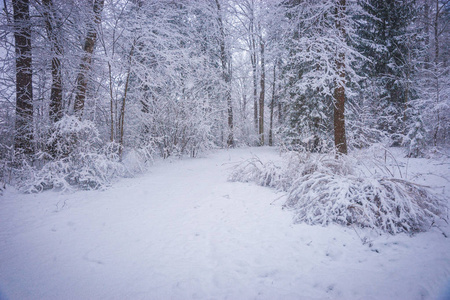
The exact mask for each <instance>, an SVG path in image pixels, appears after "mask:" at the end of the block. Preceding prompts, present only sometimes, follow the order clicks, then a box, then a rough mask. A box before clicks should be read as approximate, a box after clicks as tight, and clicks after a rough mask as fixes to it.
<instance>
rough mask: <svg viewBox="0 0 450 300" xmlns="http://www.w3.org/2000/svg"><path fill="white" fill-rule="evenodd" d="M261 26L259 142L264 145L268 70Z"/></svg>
mask: <svg viewBox="0 0 450 300" xmlns="http://www.w3.org/2000/svg"><path fill="white" fill-rule="evenodd" d="M258 28H259V34H260V37H259V46H260V50H261V78H260V88H261V90H260V91H259V131H258V133H259V144H260V145H261V146H264V97H265V94H266V91H265V84H266V71H265V65H264V40H263V38H262V33H261V28H260V26H258Z"/></svg>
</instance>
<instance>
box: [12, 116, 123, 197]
mask: <svg viewBox="0 0 450 300" xmlns="http://www.w3.org/2000/svg"><path fill="white" fill-rule="evenodd" d="M47 144H48V146H49V149H50V151H49V153H44V152H42V153H39V154H38V158H39V159H41V160H44V161H47V162H46V163H45V164H44V165H43V167H42V168H40V169H36V168H33V167H32V166H30V165H29V164H28V163H27V162H24V164H23V166H22V168H21V170H22V176H21V177H22V178H26V179H25V180H20V181H19V184H18V187H19V189H20V190H21V191H23V192H39V191H42V190H45V189H52V188H54V189H60V190H70V189H72V188H73V187H79V188H82V189H97V188H100V187H102V186H105V185H108V184H109V183H110V182H111V180H112V179H113V178H115V177H118V176H124V175H126V173H127V172H126V169H125V168H124V166H123V164H121V163H120V162H119V156H118V147H119V146H118V145H117V144H114V143H111V144H107V145H102V144H101V142H100V139H99V133H98V130H97V128H96V126H95V124H94V123H92V122H90V121H80V120H78V119H77V118H76V117H74V116H65V117H63V118H62V119H61V120H60V121H58V122H57V123H55V125H54V128H53V132H52V134H51V135H50V138H49V139H48V143H47Z"/></svg>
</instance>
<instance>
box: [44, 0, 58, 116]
mask: <svg viewBox="0 0 450 300" xmlns="http://www.w3.org/2000/svg"><path fill="white" fill-rule="evenodd" d="M42 4H43V5H44V18H45V27H46V30H47V36H48V39H49V41H50V44H51V49H52V52H53V53H52V55H53V57H52V87H51V92H50V119H51V120H52V122H53V123H55V122H57V121H59V120H61V118H62V116H63V103H62V101H63V99H62V72H61V61H60V57H62V55H63V48H62V45H61V42H60V40H59V37H58V34H57V32H56V28H55V27H56V26H57V24H56V22H57V21H56V17H55V15H54V6H53V1H52V0H43V1H42Z"/></svg>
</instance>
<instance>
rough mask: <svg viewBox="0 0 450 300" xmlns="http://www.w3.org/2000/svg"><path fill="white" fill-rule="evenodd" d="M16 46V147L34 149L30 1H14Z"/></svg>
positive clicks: (27, 152) (28, 152)
mask: <svg viewBox="0 0 450 300" xmlns="http://www.w3.org/2000/svg"><path fill="white" fill-rule="evenodd" d="M13 10H14V40H15V48H16V124H15V125H16V134H15V141H14V148H15V149H16V150H18V151H23V152H24V153H25V154H32V153H33V152H34V151H33V78H32V73H33V72H32V57H31V22H30V2H29V0H13Z"/></svg>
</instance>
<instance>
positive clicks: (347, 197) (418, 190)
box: [229, 152, 447, 234]
mask: <svg viewBox="0 0 450 300" xmlns="http://www.w3.org/2000/svg"><path fill="white" fill-rule="evenodd" d="M371 163H372V164H376V165H377V166H378V168H379V170H378V172H373V173H370V174H367V172H363V171H362V170H361V169H358V168H355V167H354V166H357V165H358V164H359V161H358V159H357V158H355V157H352V156H350V155H348V156H339V157H337V158H336V157H335V155H334V154H317V153H316V154H312V153H307V152H289V153H286V154H284V157H283V161H282V162H281V163H278V164H276V163H274V162H272V161H270V162H267V163H263V162H262V161H261V160H260V159H259V158H258V157H253V158H252V159H250V160H247V161H245V162H244V163H241V164H239V165H237V166H236V167H235V168H234V170H233V172H232V173H231V175H230V177H229V179H230V180H231V181H241V182H248V181H252V182H256V183H257V184H259V185H262V186H268V187H272V188H276V189H278V190H281V191H285V192H286V193H287V201H286V203H285V204H284V207H285V208H287V209H291V210H292V211H294V214H295V222H305V223H307V224H312V225H314V224H320V225H328V224H330V223H337V224H341V225H345V226H350V225H351V226H359V227H362V228H372V229H375V230H380V231H383V232H389V233H391V234H396V233H400V232H416V231H426V230H428V229H429V228H430V226H432V224H433V223H434V222H435V220H436V219H439V218H441V219H444V220H445V212H446V211H447V210H446V204H445V201H444V200H445V199H444V198H443V197H442V196H440V195H437V194H435V193H433V192H432V191H431V190H430V189H429V188H428V187H426V186H422V185H419V184H416V183H414V182H411V181H408V180H406V179H403V178H398V177H395V176H393V174H392V173H393V172H391V171H389V168H388V167H386V166H381V165H380V164H381V162H379V161H375V160H374V161H372V162H371ZM365 164H366V165H367V164H368V162H367V161H365ZM380 170H381V172H380ZM386 170H387V171H386Z"/></svg>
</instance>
